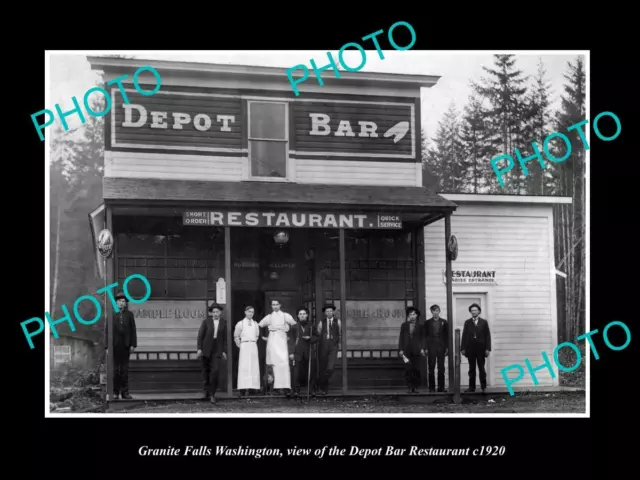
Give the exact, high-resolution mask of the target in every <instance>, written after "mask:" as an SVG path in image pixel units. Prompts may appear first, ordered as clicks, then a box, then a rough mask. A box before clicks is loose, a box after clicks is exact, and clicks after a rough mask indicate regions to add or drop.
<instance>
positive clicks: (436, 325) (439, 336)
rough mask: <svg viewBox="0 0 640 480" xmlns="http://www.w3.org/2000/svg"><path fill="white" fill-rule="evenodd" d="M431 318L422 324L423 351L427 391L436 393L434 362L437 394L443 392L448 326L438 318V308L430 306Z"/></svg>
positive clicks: (445, 321)
mask: <svg viewBox="0 0 640 480" xmlns="http://www.w3.org/2000/svg"><path fill="white" fill-rule="evenodd" d="M430 310H431V318H430V319H429V320H427V321H426V322H425V324H424V334H425V338H426V342H425V350H426V351H427V356H428V357H429V391H430V392H435V391H436V378H435V377H436V375H435V369H436V362H437V364H438V392H444V357H445V356H446V355H447V353H448V352H447V350H448V347H449V324H448V323H447V320H446V319H444V318H440V307H439V306H438V305H432V306H431V308H430Z"/></svg>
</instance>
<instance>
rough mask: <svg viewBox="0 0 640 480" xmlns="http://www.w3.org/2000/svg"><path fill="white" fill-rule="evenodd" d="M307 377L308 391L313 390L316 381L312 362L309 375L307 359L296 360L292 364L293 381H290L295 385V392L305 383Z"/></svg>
mask: <svg viewBox="0 0 640 480" xmlns="http://www.w3.org/2000/svg"><path fill="white" fill-rule="evenodd" d="M307 377H309V378H308V381H309V391H311V392H313V389H314V386H315V381H316V372H315V365H314V362H311V375H309V359H308V358H303V359H302V360H300V361H298V360H296V362H295V365H294V366H293V381H292V382H291V383H292V384H293V385H294V386H295V391H296V392H298V393H299V392H300V387H301V386H302V385H305V386H306V385H307Z"/></svg>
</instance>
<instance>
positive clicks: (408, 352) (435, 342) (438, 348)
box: [398, 303, 491, 393]
mask: <svg viewBox="0 0 640 480" xmlns="http://www.w3.org/2000/svg"><path fill="white" fill-rule="evenodd" d="M430 310H431V318H430V319H428V320H427V321H426V322H424V324H421V323H420V322H419V321H418V320H419V318H420V310H418V309H417V308H415V307H409V308H407V320H406V322H404V323H403V324H402V326H401V327H400V338H399V340H398V350H399V354H400V356H401V358H402V359H403V361H404V362H405V377H406V381H407V387H408V389H409V393H417V391H418V388H419V386H420V380H421V374H420V358H421V357H425V356H426V357H428V370H429V378H428V385H429V391H430V392H435V391H436V378H435V369H436V367H437V369H438V380H437V391H438V392H444V391H445V389H444V383H445V382H444V380H445V375H444V374H445V366H444V363H445V362H444V360H445V357H446V356H447V355H448V354H449V335H450V329H449V324H448V322H447V320H446V319H444V318H441V317H440V307H439V306H438V305H432V306H431V308H430ZM469 312H470V313H471V318H469V319H467V320H466V321H465V322H464V327H463V330H462V339H461V342H460V353H461V354H462V355H464V356H465V357H467V359H468V361H469V388H467V389H466V390H465V392H475V390H476V365H477V367H478V370H479V373H480V387H481V388H482V391H483V392H484V391H485V389H486V387H487V372H486V370H485V359H486V357H488V356H489V352H490V351H491V331H490V329H489V322H487V321H486V320H485V319H483V318H480V312H481V308H480V305H478V304H476V303H474V304H472V305H470V306H469Z"/></svg>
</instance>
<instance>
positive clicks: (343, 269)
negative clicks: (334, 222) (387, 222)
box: [340, 228, 349, 395]
mask: <svg viewBox="0 0 640 480" xmlns="http://www.w3.org/2000/svg"><path fill="white" fill-rule="evenodd" d="M344 243H345V241H344V228H341V229H340V312H341V314H340V317H341V318H340V322H341V324H342V329H341V332H340V339H341V343H342V345H341V349H342V394H343V395H346V393H347V390H348V388H349V387H348V382H347V265H346V258H345V245H344Z"/></svg>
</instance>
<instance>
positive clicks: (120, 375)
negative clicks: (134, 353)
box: [113, 347, 129, 395]
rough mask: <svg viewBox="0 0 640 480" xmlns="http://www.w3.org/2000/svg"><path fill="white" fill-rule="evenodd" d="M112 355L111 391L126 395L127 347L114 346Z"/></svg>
mask: <svg viewBox="0 0 640 480" xmlns="http://www.w3.org/2000/svg"><path fill="white" fill-rule="evenodd" d="M114 350H115V352H114V353H115V354H114V356H113V366H114V375H113V393H114V395H119V394H121V393H122V395H127V394H128V393H129V349H128V348H122V347H121V348H117V347H116V348H115V349H114Z"/></svg>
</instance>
